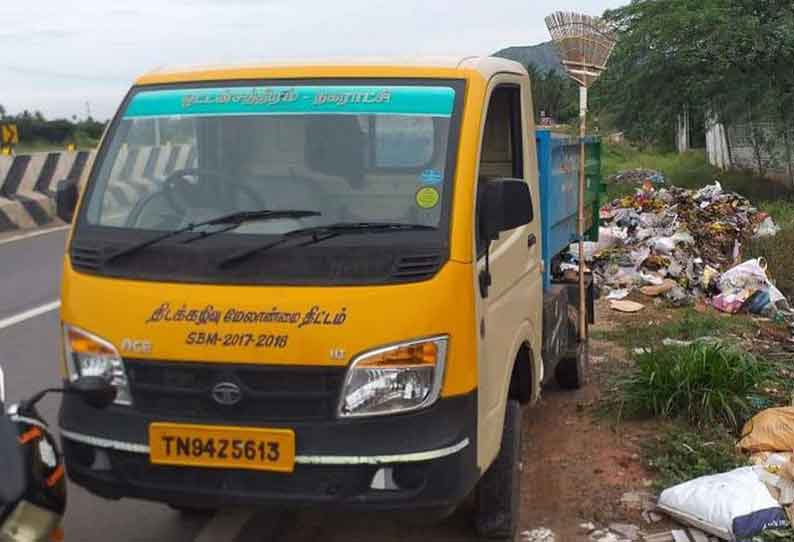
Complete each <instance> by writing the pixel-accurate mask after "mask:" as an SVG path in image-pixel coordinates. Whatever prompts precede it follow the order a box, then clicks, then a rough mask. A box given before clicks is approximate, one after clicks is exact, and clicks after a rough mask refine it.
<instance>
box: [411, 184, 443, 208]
mask: <svg viewBox="0 0 794 542" xmlns="http://www.w3.org/2000/svg"><path fill="white" fill-rule="evenodd" d="M439 199H441V196H440V195H439V194H438V190H436V189H435V188H433V187H431V186H426V187H424V188H420V189H419V191H418V192H417V193H416V204H417V205H418V206H419V207H421V208H422V209H432V208H433V207H435V206H436V205H438V200H439Z"/></svg>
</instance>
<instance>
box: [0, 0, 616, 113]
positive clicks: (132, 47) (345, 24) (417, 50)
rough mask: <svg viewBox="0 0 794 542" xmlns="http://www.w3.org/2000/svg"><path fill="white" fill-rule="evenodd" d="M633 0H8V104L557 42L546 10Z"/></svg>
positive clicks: (72, 100)
mask: <svg viewBox="0 0 794 542" xmlns="http://www.w3.org/2000/svg"><path fill="white" fill-rule="evenodd" d="M627 1H628V0H534V1H527V0H499V1H498V2H483V1H482V0H401V1H400V2H394V1H393V0H334V1H332V2H319V1H317V0H169V1H163V0H136V1H135V2H134V3H127V4H126V5H125V4H124V3H121V2H107V0H81V2H76V3H73V4H71V5H69V6H68V8H64V7H63V4H62V2H59V1H56V0H36V1H35V2H6V3H7V4H9V5H8V6H6V5H4V6H3V27H2V30H0V43H2V45H3V50H4V54H5V56H4V58H3V59H0V81H2V83H3V84H2V85H0V102H2V103H3V105H5V106H6V108H7V109H8V110H9V111H12V112H13V111H15V110H18V109H20V108H22V107H25V108H28V109H31V108H33V109H40V110H42V111H43V112H44V113H45V114H46V115H51V116H55V115H61V116H64V115H65V116H71V115H72V114H74V113H77V114H82V113H83V112H84V102H85V101H89V102H91V104H92V110H93V111H95V112H96V113H95V114H97V115H101V116H105V117H109V116H110V115H112V113H113V109H114V108H115V107H116V105H117V104H118V101H119V100H120V99H121V96H123V93H124V90H125V89H126V88H127V87H128V86H129V85H130V84H131V82H132V81H133V80H134V79H135V77H136V76H138V75H139V74H141V73H143V72H146V71H148V70H150V69H151V68H153V67H156V66H163V65H185V64H188V65H196V64H217V63H237V62H241V61H250V60H261V59H268V58H271V59H272V58H299V57H304V58H305V57H310V58H318V57H327V56H376V55H397V56H410V55H439V54H450V53H451V54H481V55H486V54H490V53H492V52H494V51H496V50H498V49H501V48H503V47H506V46H510V45H528V44H534V43H538V42H541V41H546V40H548V32H547V31H546V29H545V25H544V22H543V18H544V17H545V16H546V15H548V14H549V13H551V12H552V11H556V10H559V9H573V10H581V11H585V12H588V13H593V14H599V13H602V12H603V11H604V10H605V9H607V8H613V7H617V6H619V5H621V4H624V3H626V2H627ZM120 4H121V5H120ZM9 29H13V30H9ZM62 97H68V99H64V98H62ZM34 100H36V102H35V103H33V102H34Z"/></svg>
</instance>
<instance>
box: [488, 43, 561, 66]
mask: <svg viewBox="0 0 794 542" xmlns="http://www.w3.org/2000/svg"><path fill="white" fill-rule="evenodd" d="M493 56H498V57H501V58H507V59H509V60H514V61H516V62H520V63H521V64H523V65H524V66H527V65H528V64H534V65H535V66H538V67H539V68H541V69H542V70H544V71H548V70H550V69H554V70H557V71H559V72H560V73H565V72H564V70H563V68H562V64H560V57H559V55H557V50H556V49H555V48H554V45H552V43H551V42H546V43H541V44H539V45H530V46H523V47H508V48H506V49H502V50H501V51H497V52H495V53H494V54H493Z"/></svg>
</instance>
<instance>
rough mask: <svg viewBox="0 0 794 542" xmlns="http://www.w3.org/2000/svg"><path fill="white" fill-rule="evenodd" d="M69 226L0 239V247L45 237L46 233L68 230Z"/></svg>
mask: <svg viewBox="0 0 794 542" xmlns="http://www.w3.org/2000/svg"><path fill="white" fill-rule="evenodd" d="M68 229H69V226H58V227H55V228H47V229H46V230H36V231H32V232H30V233H24V234H22V235H15V236H13V237H7V238H5V239H0V245H6V244H8V243H13V242H15V241H22V240H24V239H30V238H32V237H39V236H40V235H47V234H48V233H54V232H56V231H63V230H68Z"/></svg>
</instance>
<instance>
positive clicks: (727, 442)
mask: <svg viewBox="0 0 794 542" xmlns="http://www.w3.org/2000/svg"><path fill="white" fill-rule="evenodd" d="M734 445H735V440H734V438H733V436H732V435H731V434H730V433H729V432H728V431H726V430H725V429H723V428H722V427H713V428H710V429H708V430H707V431H700V432H693V431H692V430H691V429H690V428H688V427H686V426H685V425H681V424H677V425H674V426H672V427H670V428H667V429H666V430H664V431H663V432H662V433H661V434H660V435H659V436H658V437H656V438H655V439H650V440H648V441H646V443H645V445H644V446H643V449H642V452H643V453H642V455H643V458H644V461H645V464H646V465H647V467H648V468H649V469H650V470H651V471H652V472H654V474H655V475H656V476H655V480H654V485H655V489H657V490H662V489H666V488H668V487H672V486H674V485H677V484H680V483H683V482H686V481H689V480H692V479H694V478H699V477H701V476H708V475H710V474H718V473H721V472H726V471H730V470H733V469H736V468H739V467H743V466H745V465H746V464H747V461H746V460H745V459H744V458H742V457H740V456H738V455H737V454H736V452H735V449H734Z"/></svg>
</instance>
